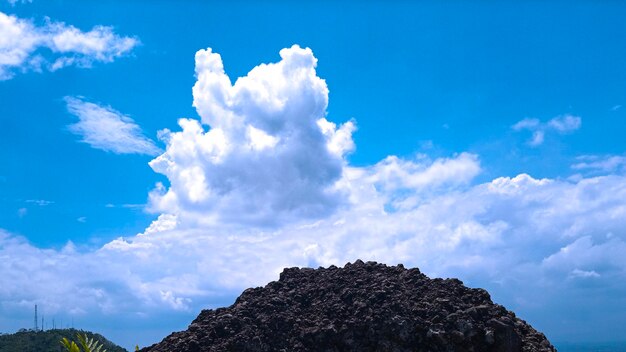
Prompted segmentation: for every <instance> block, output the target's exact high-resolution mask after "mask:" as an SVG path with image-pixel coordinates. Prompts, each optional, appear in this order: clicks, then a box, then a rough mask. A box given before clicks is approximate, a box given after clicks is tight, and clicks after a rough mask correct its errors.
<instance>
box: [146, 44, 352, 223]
mask: <svg viewBox="0 0 626 352" xmlns="http://www.w3.org/2000/svg"><path fill="white" fill-rule="evenodd" d="M280 56H281V60H280V61H279V62H277V63H272V64H267V65H260V66H258V67H256V68H255V69H253V70H252V71H251V72H250V73H249V74H248V75H247V76H245V77H242V78H239V79H238V80H237V81H236V82H235V84H234V85H233V84H231V82H230V79H229V77H228V76H227V75H226V74H225V72H224V66H223V64H222V60H221V57H220V55H219V54H216V53H213V52H212V51H211V49H207V50H200V51H199V52H198V53H197V54H196V76H197V79H198V80H197V82H196V84H195V85H194V87H193V96H194V101H193V104H194V106H195V107H196V109H197V111H198V114H199V115H200V117H201V118H202V120H201V121H197V120H191V119H182V120H180V121H179V124H180V126H181V128H182V131H180V132H170V131H162V132H161V139H162V140H163V141H165V142H166V144H167V149H166V151H165V153H163V154H162V155H161V156H159V157H157V158H156V159H155V160H153V161H152V162H151V163H150V165H151V166H152V168H153V169H154V170H155V171H156V172H159V173H162V174H164V175H166V176H167V178H168V179H169V182H170V187H169V188H168V189H167V190H165V189H162V188H160V187H159V188H158V189H157V190H155V192H153V193H152V194H151V202H152V206H153V209H155V210H156V211H160V212H167V213H176V214H178V215H179V216H181V217H185V218H187V219H189V220H191V218H192V219H193V220H195V221H197V222H202V223H211V222H212V223H215V222H229V223H251V224H276V223H281V222H283V221H291V220H294V219H301V218H314V217H320V216H324V215H328V214H329V213H331V212H332V211H334V210H335V209H336V208H337V207H339V206H341V205H342V204H343V203H344V202H345V196H346V195H345V194H344V193H343V192H342V190H341V189H339V188H338V187H337V181H338V180H340V178H341V177H342V170H343V167H344V165H345V159H344V157H345V155H346V153H348V152H349V151H351V150H352V148H353V143H352V138H351V133H352V131H353V130H354V128H355V126H354V124H353V123H352V122H350V121H348V122H346V123H344V124H342V125H340V126H336V125H335V124H334V123H332V122H330V121H328V120H327V119H326V118H325V117H326V107H327V105H328V88H327V86H326V83H325V82H324V80H322V79H321V78H319V77H317V75H316V72H315V66H316V63H317V59H316V58H315V57H314V56H313V53H312V51H311V50H310V49H308V48H307V49H302V48H300V47H298V46H293V47H292V48H289V49H283V50H281V52H280Z"/></svg>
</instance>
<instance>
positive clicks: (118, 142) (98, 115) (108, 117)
mask: <svg viewBox="0 0 626 352" xmlns="http://www.w3.org/2000/svg"><path fill="white" fill-rule="evenodd" d="M65 101H66V103H67V109H68V111H69V112H70V113H71V114H73V115H75V116H76V117H78V119H79V121H78V122H76V123H74V124H71V125H69V126H68V129H69V130H70V131H71V132H72V133H74V134H76V135H79V136H81V137H82V140H81V141H82V142H84V143H87V144H89V145H90V146H91V147H93V148H96V149H102V150H105V151H108V152H113V153H117V154H147V155H156V154H158V153H159V152H160V150H159V148H157V147H156V146H155V145H154V142H152V140H150V139H148V138H147V137H145V136H144V135H143V133H142V131H141V128H140V127H139V126H138V125H137V124H136V123H135V122H134V121H133V119H131V118H130V117H128V116H125V115H123V114H122V113H120V112H118V111H116V110H114V109H113V108H111V107H104V106H100V105H97V104H94V103H90V102H86V101H84V100H82V99H81V98H77V97H66V98H65Z"/></svg>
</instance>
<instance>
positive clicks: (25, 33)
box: [0, 12, 139, 81]
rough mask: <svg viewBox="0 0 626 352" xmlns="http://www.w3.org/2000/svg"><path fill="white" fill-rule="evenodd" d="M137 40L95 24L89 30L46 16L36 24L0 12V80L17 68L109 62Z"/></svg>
mask: <svg viewBox="0 0 626 352" xmlns="http://www.w3.org/2000/svg"><path fill="white" fill-rule="evenodd" d="M138 44H139V40H138V39H137V38H132V37H123V36H119V35H117V34H115V33H114V32H113V28H111V27H107V26H95V27H93V28H92V29H91V30H90V31H88V32H83V31H81V30H80V29H78V28H76V27H74V26H72V25H68V24H65V23H63V22H53V21H52V20H50V19H49V18H46V21H45V23H44V24H43V25H41V26H37V25H36V24H35V23H34V22H33V21H32V20H29V19H22V18H19V17H16V16H13V15H7V14H5V13H3V12H0V81H2V80H8V79H11V78H13V77H14V76H15V74H16V73H18V72H27V71H35V72H41V71H43V70H48V71H56V70H58V69H61V68H63V67H67V66H77V67H91V65H92V64H93V63H94V62H111V61H113V60H115V59H116V58H118V57H120V56H123V55H126V54H128V53H129V52H130V51H131V50H132V49H133V48H134V47H135V46H137V45H138Z"/></svg>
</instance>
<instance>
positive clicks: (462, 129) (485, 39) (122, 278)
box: [0, 0, 626, 346]
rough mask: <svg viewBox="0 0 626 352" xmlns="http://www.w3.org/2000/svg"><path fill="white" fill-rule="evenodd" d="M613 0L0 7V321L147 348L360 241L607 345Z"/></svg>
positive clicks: (623, 97) (623, 126)
mask: <svg viewBox="0 0 626 352" xmlns="http://www.w3.org/2000/svg"><path fill="white" fill-rule="evenodd" d="M624 10H626V6H625V5H623V4H621V3H619V2H604V3H601V4H599V3H594V2H591V1H589V2H583V1H580V2H551V3H540V2H531V3H527V4H514V3H512V2H508V3H499V4H489V3H487V2H478V3H474V4H467V3H461V2H447V3H445V4H444V3H439V2H434V1H433V2H422V3H419V4H412V3H410V2H392V3H389V2H374V1H371V2H366V3H362V4H358V5H357V4H352V3H349V2H344V3H341V4H335V3H331V2H322V3H314V2H301V3H299V4H297V5H296V4H290V5H286V4H285V3H282V2H269V3H265V4H257V3H252V2H238V3H236V4H220V3H214V2H200V1H197V2H196V1H189V2H184V3H183V4H180V3H175V2H167V1H163V2H158V3H152V2H143V1H135V2H121V1H119V2H96V1H84V2H81V3H80V4H77V3H72V4H71V6H69V5H68V3H67V2H64V1H38V0H33V1H31V2H28V1H6V0H5V1H4V2H0V79H1V80H0V160H1V163H0V257H3V258H5V259H6V258H8V260H5V261H4V264H3V265H0V270H1V271H0V273H2V275H1V276H2V277H3V280H7V281H6V282H3V283H2V286H3V287H9V288H8V289H5V290H4V291H0V302H1V305H0V312H1V314H0V330H2V331H12V330H15V329H17V328H20V327H24V326H30V322H31V307H32V306H33V305H34V304H35V303H38V304H39V305H40V306H41V307H43V310H44V311H47V312H48V315H51V316H56V317H58V318H59V319H64V320H65V321H70V320H71V319H74V321H75V322H79V323H80V324H83V326H85V327H91V328H93V329H96V330H98V331H102V332H103V333H105V334H106V335H107V336H110V337H111V338H112V339H113V340H116V341H119V342H120V343H123V344H125V346H131V345H132V344H134V343H136V342H138V343H140V344H148V343H152V342H155V341H157V340H158V339H160V338H161V337H163V336H164V335H165V334H166V333H168V332H169V331H171V330H175V329H182V328H184V327H185V326H186V324H187V323H188V322H189V321H190V320H191V319H192V318H193V317H194V316H195V315H196V314H197V313H198V312H199V310H200V309H201V308H206V307H216V306H220V305H225V304H230V303H231V302H232V300H233V299H234V297H236V296H237V295H238V294H239V292H240V291H241V290H242V289H244V288H246V287H248V286H256V285H263V284H265V283H266V282H267V281H269V280H273V279H276V278H277V271H279V270H280V268H282V267H284V266H302V265H315V266H317V265H325V266H326V265H330V264H336V265H342V264H344V263H345V262H347V261H354V260H355V259H357V258H362V259H374V260H379V261H384V262H387V263H389V264H393V263H398V262H403V263H405V264H406V265H410V266H419V267H420V268H421V269H422V270H423V271H424V272H426V273H427V274H429V275H432V276H455V277H460V278H461V279H462V280H464V281H465V282H466V283H467V284H468V285H470V286H478V287H485V288H487V289H488V290H489V291H490V292H492V296H493V298H494V300H496V301H497V302H499V303H502V304H504V305H506V306H507V307H509V308H511V309H514V310H515V311H516V312H518V314H519V315H520V316H522V317H523V318H525V319H527V320H528V321H530V322H531V323H532V324H534V325H535V326H536V327H537V328H539V329H541V330H543V331H544V332H545V333H546V334H547V335H548V337H549V338H551V339H552V340H556V341H574V340H579V341H584V340H604V341H608V340H624V339H626V336H624V335H623V334H624V332H623V331H618V330H616V329H615V328H611V327H612V326H613V327H614V326H620V325H621V326H623V325H624V324H626V320H625V319H626V317H624V315H623V314H619V313H617V312H619V311H623V310H626V301H625V300H624V298H623V297H626V295H625V293H626V284H624V282H626V280H624V279H626V277H625V276H626V262H625V261H624V259H623V257H624V256H623V253H624V251H625V250H626V232H625V231H624V228H626V227H625V226H624V225H626V220H625V219H626V216H625V215H626V203H625V201H624V199H626V198H625V196H626V175H625V171H626V155H625V149H626V148H625V146H626V142H624V138H623V136H624V135H625V133H626V85H625V84H624V82H626V65H624V64H623V62H624V59H623V58H624V55H625V54H626V46H624V39H626V38H625V36H626V26H624V25H623V19H622V17H623V16H621V14H622V13H623V11H624ZM293 45H297V46H296V47H293ZM207 48H211V49H207ZM283 49H285V50H284V51H281V50H283ZM217 54H219V56H217ZM272 63H274V65H263V64H272ZM222 64H223V69H222V66H221V65H222ZM285 67H287V68H289V69H287V68H285ZM297 72H300V73H297ZM246 76H247V78H245V79H242V80H239V81H237V78H238V77H246ZM228 78H229V79H230V82H228ZM235 81H237V83H235ZM192 88H193V90H192ZM181 118H184V120H182V121H181V122H180V125H179V121H178V120H179V119H181ZM138 234H141V235H138ZM78 263H83V264H80V265H79V264H78ZM85 263H86V264H85ZM259 271H262V272H263V273H262V274H259ZM9 278H11V280H12V281H8V280H9ZM35 278H36V279H35ZM14 282H15V283H14ZM59 282H65V284H63V285H62V284H59ZM47 291H49V292H47ZM537 292H541V293H542V294H541V295H539V294H538V293H537ZM555 317H557V318H555ZM134 336H135V337H134ZM136 336H141V338H139V340H140V341H136V340H137V337H136Z"/></svg>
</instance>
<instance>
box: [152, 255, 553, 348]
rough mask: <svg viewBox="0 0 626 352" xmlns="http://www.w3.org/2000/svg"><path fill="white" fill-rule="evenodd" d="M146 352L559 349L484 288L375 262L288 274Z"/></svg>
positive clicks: (287, 271) (289, 271)
mask: <svg viewBox="0 0 626 352" xmlns="http://www.w3.org/2000/svg"><path fill="white" fill-rule="evenodd" d="M141 351H144V352H148V351H149V352H166V351H167V352H173V351H176V352H204V351H285V352H295V351H359V352H363V351H394V352H402V351H456V352H462V351H476V352H479V351H480V352H482V351H507V352H514V351H556V350H555V349H554V347H553V346H552V345H551V344H550V342H549V341H548V340H547V339H546V337H545V336H544V335H543V334H542V333H540V332H537V331H536V330H535V329H533V328H532V327H531V326H530V325H528V324H527V323H526V322H525V321H523V320H521V319H519V318H517V317H516V316H515V314H514V313H513V312H510V311H507V310H506V309H505V308H504V307H502V306H500V305H497V304H494V303H493V302H492V301H491V298H490V296H489V294H488V293H487V291H485V290H482V289H472V288H467V287H465V286H464V285H463V283H462V282H461V281H459V280H456V279H446V280H442V279H429V278H428V277H427V276H426V275H424V274H422V273H420V271H419V270H418V269H408V270H407V269H405V268H404V267H403V266H402V265H398V266H386V265H384V264H377V263H375V262H367V263H363V262H362V261H360V260H358V261H356V262H355V263H354V264H350V263H348V264H346V266H345V267H344V268H337V267H335V266H331V267H329V268H319V269H317V270H314V269H309V268H304V269H299V268H290V269H285V270H284V271H283V272H282V273H281V274H280V280H278V281H274V282H270V283H269V284H268V285H267V286H265V287H263V288H260V287H259V288H250V289H247V290H245V291H244V292H243V293H242V294H241V296H239V298H237V300H236V302H235V303H234V304H233V305H232V306H230V307H228V308H219V309H216V310H203V311H202V312H201V313H200V315H199V316H198V317H197V318H196V319H195V320H194V321H193V323H192V324H191V325H190V326H189V329H188V330H187V331H183V332H178V333H173V334H172V335H170V336H168V337H166V338H165V339H164V340H163V341H161V342H160V343H158V344H155V345H153V346H150V347H148V348H144V349H143V350H141Z"/></svg>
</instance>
